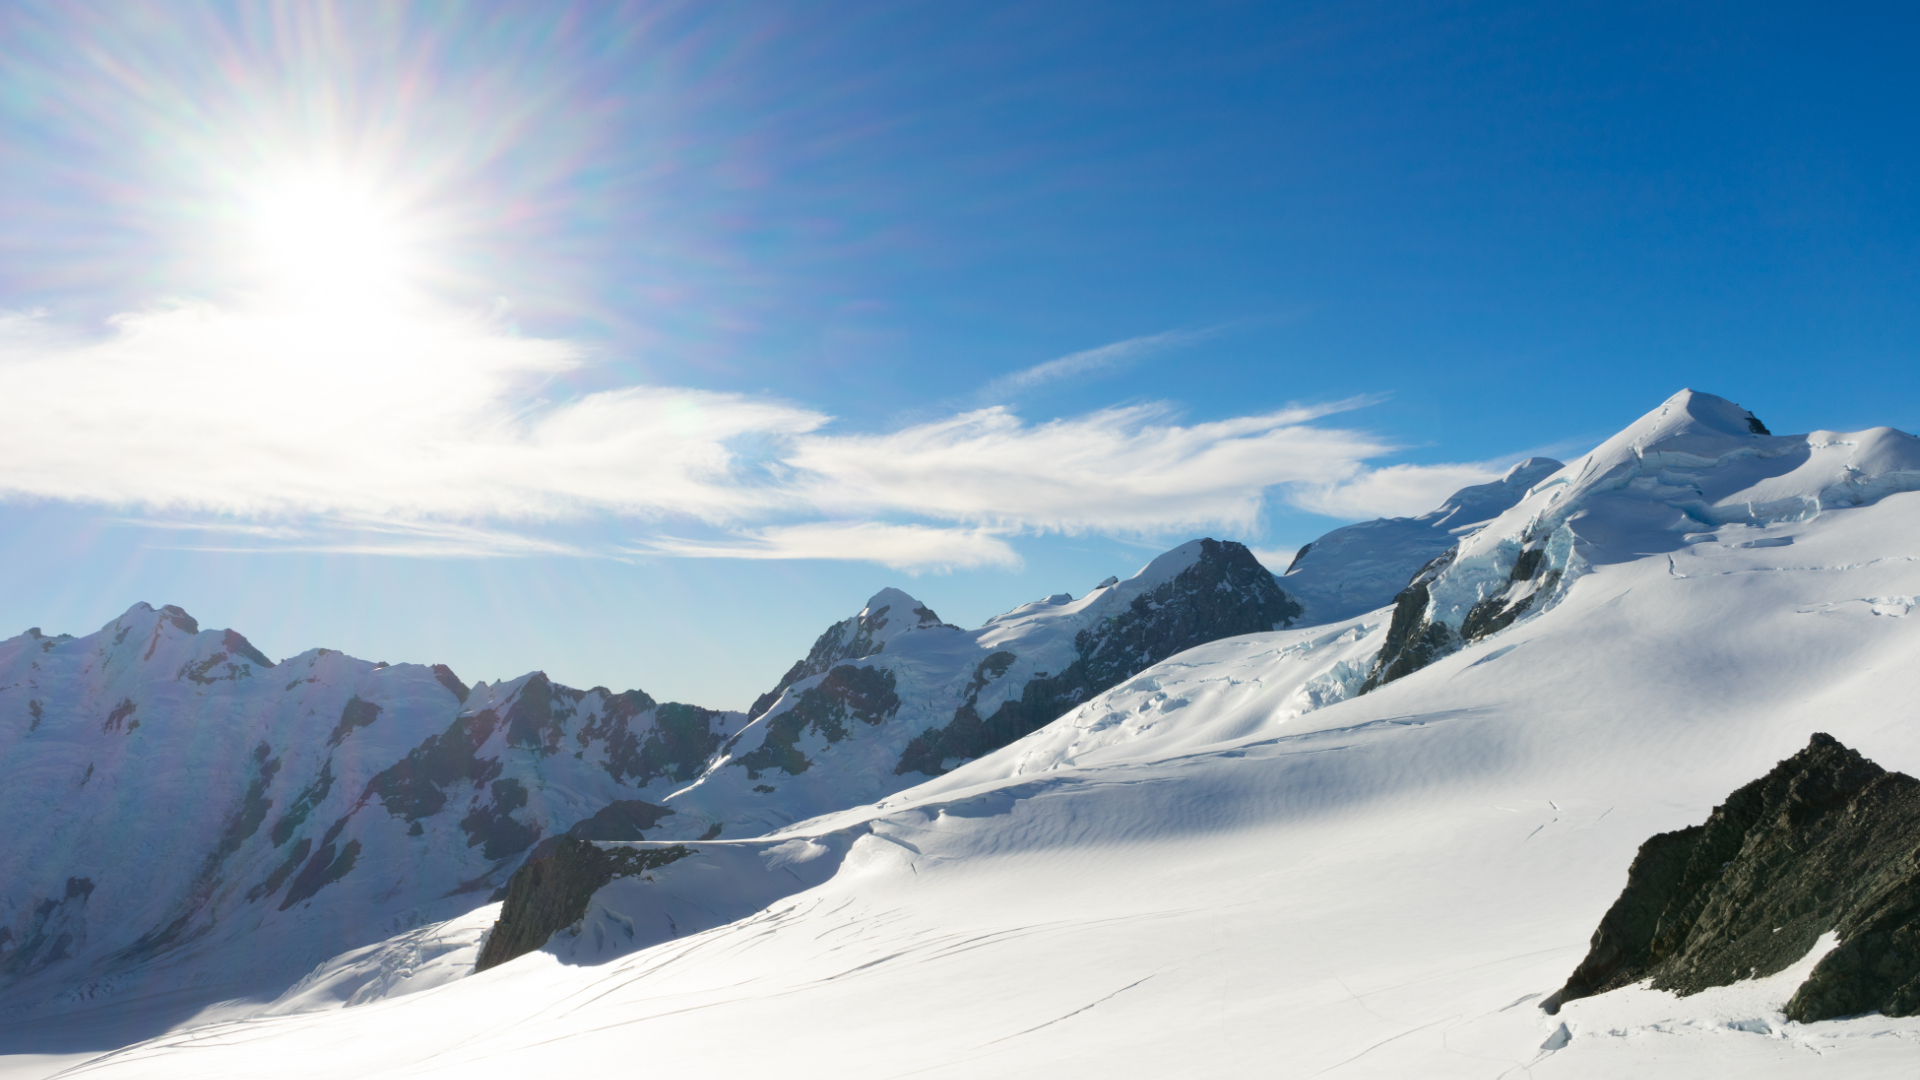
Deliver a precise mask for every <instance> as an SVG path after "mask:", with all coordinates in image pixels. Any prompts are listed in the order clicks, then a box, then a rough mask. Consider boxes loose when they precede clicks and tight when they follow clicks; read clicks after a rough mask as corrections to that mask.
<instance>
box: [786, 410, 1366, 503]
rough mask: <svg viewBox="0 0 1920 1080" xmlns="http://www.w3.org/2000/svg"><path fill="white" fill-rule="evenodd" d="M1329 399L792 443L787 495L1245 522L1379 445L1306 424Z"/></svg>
mask: <svg viewBox="0 0 1920 1080" xmlns="http://www.w3.org/2000/svg"><path fill="white" fill-rule="evenodd" d="M1354 404H1355V403H1354V402H1336V403H1333V404H1329V405H1322V406H1315V407H1294V408H1288V409H1282V410H1279V411H1276V412H1271V413H1263V414H1260V415H1256V416H1243V417H1235V418H1232V419H1228V420H1219V421H1211V422H1205V423H1195V424H1182V423H1179V422H1178V420H1177V417H1176V416H1175V415H1174V414H1173V412H1172V411H1171V410H1170V409H1169V408H1168V407H1166V406H1161V405H1138V406H1131V407H1128V408H1119V409H1103V410H1100V411H1098V412H1094V413H1089V414H1087V415H1085V416H1079V417H1073V418H1070V419H1064V420H1055V421H1051V422H1048V423H1042V424H1029V423H1027V422H1025V421H1023V420H1022V419H1020V417H1018V416H1016V415H1015V414H1014V413H1012V412H1011V411H1009V410H1007V409H1005V408H999V407H996V408H991V409H981V410H978V411H975V412H970V413H965V414H963V415H960V416H956V417H953V418H951V419H948V420H942V421H937V422H934V423H927V424H920V425H916V426H914V427H911V428H908V429H906V430H904V431H897V432H892V433H889V434H884V435H844V436H810V437H807V438H804V439H799V440H796V441H795V444H794V448H793V452H792V455H791V457H790V458H789V461H790V463H791V464H792V465H793V466H794V467H795V468H796V469H797V470H798V474H797V475H796V477H795V480H794V484H793V490H794V491H795V492H796V493H797V494H799V495H801V496H802V497H803V498H804V499H805V501H806V502H807V503H809V504H810V505H813V506H817V507H820V508H822V509H823V510H825V511H826V512H829V513H834V514H841V515H853V514H882V513H889V512H912V513H915V514H919V515H922V516H926V517H933V518H939V519H943V520H947V521H956V522H968V523H975V524H983V525H993V526H998V527H1002V528H1019V529H1029V530H1044V531H1058V532H1069V533H1079V532H1087V531H1100V530H1129V531H1165V530H1173V529H1182V528H1194V527H1205V526H1228V527H1233V528H1238V529H1248V528H1251V527H1253V525H1254V523H1255V521H1256V519H1257V518H1258V516H1259V511H1260V507H1261V504H1262V501H1263V499H1264V498H1265V489H1267V488H1269V487H1272V486H1274V485H1277V484H1296V483H1302V482H1316V481H1319V482H1324V481H1327V480H1345V479H1348V478H1351V477H1352V476H1354V475H1355V474H1356V473H1358V472H1359V471H1360V470H1361V464H1360V463H1361V461H1362V460H1363V459H1365V458H1368V457H1373V456H1377V455H1379V454H1382V453H1385V452H1386V451H1387V450H1388V449H1389V447H1388V446H1387V445H1385V444H1384V443H1382V442H1380V441H1379V440H1377V439H1375V438H1373V437H1371V436H1368V435H1366V434H1364V433H1360V432H1355V431H1347V430H1342V429H1338V428H1325V427H1319V426H1315V425H1312V424H1310V423H1309V421H1313V420H1317V419H1320V418H1322V417H1325V416H1328V415H1331V414H1333V413H1336V412H1340V411H1343V410H1345V409H1347V408H1351V407H1353V405H1354Z"/></svg>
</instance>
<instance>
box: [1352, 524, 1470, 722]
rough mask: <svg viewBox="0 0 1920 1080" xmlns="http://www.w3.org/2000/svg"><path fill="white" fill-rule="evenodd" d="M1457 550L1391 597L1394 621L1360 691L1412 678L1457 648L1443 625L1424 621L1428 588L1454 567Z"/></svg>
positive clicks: (1456, 639) (1456, 641) (1453, 636)
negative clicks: (1442, 573)
mask: <svg viewBox="0 0 1920 1080" xmlns="http://www.w3.org/2000/svg"><path fill="white" fill-rule="evenodd" d="M1457 550H1458V549H1457V548H1456V549H1453V550H1449V551H1448V552H1447V553H1446V554H1444V555H1442V556H1440V557H1439V558H1437V559H1435V560H1433V561H1432V562H1430V563H1428V564H1427V565H1425V566H1423V567H1421V568H1420V572H1419V573H1417V574H1415V575H1413V580H1412V581H1410V582H1408V583H1407V587H1406V588H1404V589H1402V590H1400V595H1399V596H1396V597H1394V601H1393V619H1392V620H1391V621H1390V622H1388V623H1387V636H1386V640H1385V641H1383V642H1382V643H1381V645H1380V653H1379V655H1378V656H1376V657H1375V658H1374V661H1373V670H1372V671H1370V672H1368V674H1367V681H1366V682H1365V683H1364V684H1362V685H1361V687H1360V692H1361V693H1363V694H1364V693H1367V692H1368V691H1370V690H1376V689H1378V688H1380V687H1382V686H1385V685H1386V684H1388V683H1390V682H1392V681H1393V680H1395V679H1398V678H1401V677H1403V676H1407V675H1411V674H1413V673H1414V672H1416V671H1419V670H1420V669H1421V668H1423V667H1426V666H1427V665H1428V664H1431V663H1433V662H1434V661H1435V660H1438V659H1440V658H1441V657H1442V656H1445V655H1447V654H1448V653H1450V652H1452V651H1453V650H1455V649H1457V648H1459V647H1460V646H1459V636H1458V635H1457V634H1455V633H1454V632H1453V631H1452V630H1451V629H1449V628H1447V627H1446V626H1444V625H1442V624H1439V623H1434V622H1429V621H1428V620H1427V602H1428V601H1429V600H1431V599H1432V596H1431V594H1430V593H1429V592H1428V588H1427V587H1428V586H1429V585H1430V584H1432V582H1433V579H1434V578H1436V577H1439V576H1440V572H1441V571H1443V570H1445V569H1446V568H1447V567H1449V566H1451V565H1453V557H1454V553H1455V551H1457Z"/></svg>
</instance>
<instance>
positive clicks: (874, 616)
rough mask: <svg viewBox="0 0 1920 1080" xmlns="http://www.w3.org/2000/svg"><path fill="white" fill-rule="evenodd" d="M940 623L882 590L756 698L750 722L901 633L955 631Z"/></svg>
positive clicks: (905, 598) (897, 593)
mask: <svg viewBox="0 0 1920 1080" xmlns="http://www.w3.org/2000/svg"><path fill="white" fill-rule="evenodd" d="M956 629H958V628H957V627H954V626H950V625H948V624H947V623H943V622H941V621H940V616H938V615H936V614H934V612H933V609H932V608H929V607H928V606H926V605H925V604H923V603H921V602H920V601H918V600H916V599H914V598H913V597H912V596H909V595H907V594H906V593H905V592H903V591H901V590H899V589H895V588H891V587H889V588H885V589H881V590H880V591H879V592H877V593H874V594H873V596H872V598H870V599H869V600H868V601H867V604H866V606H865V607H863V608H861V609H860V614H858V615H855V616H853V617H852V618H850V619H842V620H840V621H839V622H837V623H834V624H833V625H832V626H829V627H827V629H826V632H825V633H822V634H821V635H820V636H819V637H818V638H816V639H815V640H814V643H813V648H812V649H810V650H808V651H807V656H806V659H804V660H800V661H797V662H795V664H794V665H793V666H792V667H790V668H788V669H787V673H786V674H785V675H783V676H781V677H780V683H779V685H777V686H775V687H774V688H773V689H771V690H769V691H767V692H766V693H764V694H761V695H760V696H759V698H757V699H755V701H754V703H753V707H752V708H750V709H748V710H747V718H748V719H749V720H755V719H758V718H759V717H760V716H761V715H762V714H764V713H765V712H766V711H767V710H768V709H771V708H773V706H774V703H775V702H777V701H779V700H780V695H782V694H784V693H786V692H787V688H788V687H790V686H792V685H793V684H794V683H797V682H799V681H800V680H802V679H806V678H811V677H812V676H815V675H820V674H823V673H825V672H827V671H830V670H832V668H833V667H834V666H835V665H837V664H843V663H845V662H847V661H849V660H860V659H864V658H866V657H869V656H872V655H874V654H876V653H879V652H882V651H884V650H885V649H886V647H887V643H888V642H891V641H894V640H896V639H898V638H899V637H900V636H901V635H902V634H908V633H912V632H914V631H919V630H956Z"/></svg>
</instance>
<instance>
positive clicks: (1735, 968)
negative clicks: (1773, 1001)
mask: <svg viewBox="0 0 1920 1080" xmlns="http://www.w3.org/2000/svg"><path fill="white" fill-rule="evenodd" d="M1830 930H1831V931H1836V932H1837V933H1838V934H1839V936H1840V940H1841V944H1840V946H1839V947H1838V948H1837V949H1835V950H1834V951H1833V952H1831V953H1829V954H1827V956H1826V957H1825V958H1824V959H1822V960H1821V961H1820V963H1819V964H1818V965H1816V966H1815V967H1814V969H1813V974H1812V975H1811V976H1809V977H1808V979H1807V981H1806V982H1805V983H1803V984H1801V986H1800V989H1799V990H1798V991H1797V992H1796V993H1795V994H1794V996H1793V1000H1792V1001H1790V1002H1789V1003H1788V1005H1787V1010H1786V1012H1787V1017H1788V1018H1789V1019H1792V1020H1798V1021H1801V1022H1809V1021H1814V1020H1826V1019H1831V1018H1833V1017H1837V1016H1850V1015H1855V1014H1858V1013H1866V1012H1876V1011H1877V1012H1882V1013H1885V1014H1887V1015H1888V1016H1911V1015H1913V1014H1914V1013H1916V1012H1920V781H1916V780H1915V779H1914V778H1913V777H1910V776H1907V775H1905V774H1903V773H1897V772H1888V771H1887V770H1885V769H1883V768H1881V767H1880V766H1878V765H1876V764H1874V763H1873V762H1871V761H1868V760H1867V759H1866V758H1863V757H1861V756H1860V755H1859V754H1858V753H1856V752H1854V751H1852V750H1849V749H1848V748H1846V747H1844V746H1842V745H1840V743H1839V742H1838V741H1836V740H1835V739H1834V738H1833V737H1832V736H1830V735H1815V736H1813V739H1812V741H1811V742H1810V743H1809V744H1808V745H1807V748H1806V749H1805V750H1802V751H1800V752H1799V753H1798V754H1795V755H1794V756H1792V757H1790V758H1788V759H1787V760H1785V761H1782V762H1781V763H1780V764H1779V765H1777V766H1775V768H1774V769H1773V771H1772V772H1769V773H1768V774H1767V775H1766V776H1764V777H1761V778H1760V779H1758V780H1755V781H1754V782H1753V783H1750V784H1748V785H1746V786H1745V787H1742V788H1741V789H1740V790H1738V791H1736V792H1734V793H1733V794H1732V795H1730V796H1728V798H1727V801H1726V803H1725V804H1724V805H1721V806H1717V807H1715V808H1714V810H1713V814H1712V816H1710V817H1709V818H1708V819H1707V821H1706V823H1705V824H1703V825H1695V826H1692V827H1691V828H1686V829H1681V830H1679V831H1678V832H1670V833H1662V834H1660V835H1658V836H1655V837H1653V838H1652V839H1650V840H1648V841H1647V842H1646V843H1645V844H1643V845H1641V847H1640V853H1639V855H1638V856H1636V857H1635V858H1634V860H1633V866H1632V867H1631V868H1630V869H1629V870H1628V871H1627V886H1626V888H1625V889H1624V890H1622V892H1621V893H1620V898H1619V899H1618V900H1616V901H1615V902H1614V905H1613V907H1612V908H1611V909H1610V910H1609V911H1608V912H1607V914H1606V916H1605V917H1604V918H1603V919H1601V920H1600V927H1599V929H1598V930H1595V931H1594V934H1593V945H1592V948H1591V949H1590V950H1589V952H1588V953H1587V957H1586V959H1585V960H1583V961H1581V963H1580V966H1579V967H1578V968H1576V969H1575V970H1574V972H1573V976H1572V977H1571V978H1569V979H1568V980H1567V984H1566V986H1565V987H1563V988H1562V989H1561V990H1560V992H1559V993H1558V994H1555V995H1554V996H1553V997H1551V998H1549V999H1548V1000H1547V1002H1546V1005H1545V1007H1546V1009H1547V1011H1548V1012H1556V1011H1558V1009H1559V1006H1560V1004H1561V1003H1563V1002H1566V1001H1572V1000H1574V999H1577V998H1583V997H1588V996H1591V995H1593V994H1599V993H1604V992H1606V991H1608V990H1613V989H1616V988H1618V987H1622V986H1629V985H1632V984H1633V983H1637V982H1639V981H1640V980H1642V979H1652V981H1653V985H1654V987H1656V988H1658V989H1662V990H1672V991H1675V992H1677V993H1680V994H1692V993H1697V992H1698V991H1701V990H1704V989H1706V988H1708V987H1710V986H1725V985H1727V984H1729V983H1732V982H1736V981H1738V980H1740V979H1745V978H1752V977H1759V976H1766V975H1771V974H1774V973H1776V972H1778V971H1781V970H1783V969H1784V968H1786V967H1787V966H1789V965H1790V964H1792V963H1793V962H1795V961H1796V960H1798V959H1800V958H1801V957H1802V956H1805V955H1806V953H1807V951H1808V950H1809V949H1811V948H1812V947H1813V944H1814V942H1815V941H1816V940H1817V939H1818V938H1819V937H1820V936H1821V935H1822V934H1824V933H1826V932H1828V931H1830Z"/></svg>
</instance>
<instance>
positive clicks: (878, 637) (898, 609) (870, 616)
mask: <svg viewBox="0 0 1920 1080" xmlns="http://www.w3.org/2000/svg"><path fill="white" fill-rule="evenodd" d="M854 620H855V622H856V623H857V624H858V625H859V628H860V630H861V631H863V632H864V633H865V634H866V636H867V638H868V639H869V640H871V641H872V642H873V643H874V651H875V652H878V651H880V649H882V648H884V647H885V646H886V643H887V642H889V641H892V640H893V639H894V638H897V637H899V636H900V635H901V634H906V633H911V632H912V631H915V630H930V629H935V628H938V627H942V626H945V625H947V624H946V623H943V622H941V621H940V616H938V615H936V614H934V612H933V609H932V608H930V607H928V606H927V605H925V604H923V603H921V602H920V601H918V600H915V599H914V598H913V597H911V596H908V595H907V594H906V593H904V592H901V591H900V590H899V589H895V588H885V589H881V590H880V591H879V592H877V593H874V594H873V597H872V598H871V599H869V600H868V601H867V606H866V607H864V608H861V609H860V614H859V615H856V616H854Z"/></svg>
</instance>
